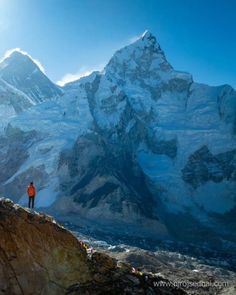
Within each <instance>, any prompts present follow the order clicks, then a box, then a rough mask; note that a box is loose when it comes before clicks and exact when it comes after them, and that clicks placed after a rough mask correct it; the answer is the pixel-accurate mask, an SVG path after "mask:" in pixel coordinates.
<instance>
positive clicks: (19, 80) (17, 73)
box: [0, 51, 62, 103]
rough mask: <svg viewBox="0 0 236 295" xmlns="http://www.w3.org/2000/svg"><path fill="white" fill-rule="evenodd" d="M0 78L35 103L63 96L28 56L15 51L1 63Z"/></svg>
mask: <svg viewBox="0 0 236 295" xmlns="http://www.w3.org/2000/svg"><path fill="white" fill-rule="evenodd" d="M0 78H2V79H3V80H5V81H6V82H7V83H8V84H10V85H12V86H13V87H15V88H17V89H18V90H20V91H22V92H23V93H25V94H26V95H27V96H28V97H29V98H30V99H32V100H33V101H34V102H35V103H38V102H42V101H44V100H47V99H51V98H55V97H58V96H59V95H61V93H62V92H61V90H60V89H59V88H58V87H57V86H56V85H55V84H54V83H52V82H51V81H50V80H49V79H48V78H47V76H46V75H45V74H44V73H43V72H42V71H41V69H40V68H39V66H38V65H37V64H36V63H35V62H34V61H33V60H32V59H31V58H30V57H29V56H28V55H27V54H24V53H22V52H20V51H13V52H12V53H11V55H10V56H9V57H7V58H5V59H4V60H3V61H2V62H1V63H0Z"/></svg>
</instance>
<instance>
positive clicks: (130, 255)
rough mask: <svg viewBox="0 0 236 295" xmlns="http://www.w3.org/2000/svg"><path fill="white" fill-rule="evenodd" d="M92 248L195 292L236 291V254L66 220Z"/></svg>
mask: <svg viewBox="0 0 236 295" xmlns="http://www.w3.org/2000/svg"><path fill="white" fill-rule="evenodd" d="M65 226H66V227H67V228H69V229H70V230H71V231H73V233H74V234H75V235H76V236H77V237H78V238H79V239H80V240H82V241H83V242H85V243H86V244H87V245H88V246H89V248H88V252H93V251H94V250H99V251H100V252H105V253H107V254H109V255H110V256H112V257H114V258H116V259H118V261H120V262H126V263H129V264H131V265H132V266H133V267H135V269H136V270H139V271H141V272H150V273H153V274H158V275H159V276H162V277H163V278H168V279H169V280H170V281H171V282H172V284H174V285H176V286H179V287H181V288H183V289H184V290H185V291H186V292H187V293H188V294H194V295H207V294H210V295H211V294H212V295H213V294H214V295H215V294H217V295H218V294H219V295H233V294H236V254H233V253H232V252H227V251H225V252H218V251H215V250H210V249H208V248H207V247H203V248H197V247H196V246H194V245H184V244H181V243H174V242H173V241H165V242H160V244H158V245H156V246H154V245H152V244H150V243H148V242H147V241H145V240H138V239H137V240H135V238H133V239H132V240H131V239H128V238H127V239H125V238H122V237H114V236H112V235H104V234H102V233H100V232H96V231H95V232H91V229H90V230H87V232H86V229H85V228H78V227H77V226H75V225H73V224H71V223H65Z"/></svg>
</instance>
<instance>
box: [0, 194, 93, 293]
mask: <svg viewBox="0 0 236 295" xmlns="http://www.w3.org/2000/svg"><path fill="white" fill-rule="evenodd" d="M0 231H1V241H0V286H1V288H0V289H1V291H0V293H1V294H12V295H13V294H29V295H30V294H52V295H53V294H64V293H65V291H66V288H67V287H69V286H70V285H72V284H74V283H76V282H78V281H79V282H87V281H89V279H90V278H91V276H90V269H89V266H88V262H87V254H86V251H85V249H84V248H83V247H82V245H81V244H80V243H79V241H78V240H77V239H76V238H75V237H74V236H73V235H71V234H70V233H69V232H67V231H66V230H65V229H63V228H62V227H60V226H58V225H57V224H56V223H53V220H52V219H50V218H49V217H47V216H43V215H38V214H32V213H30V212H27V211H26V210H24V209H23V208H21V207H17V206H14V204H13V203H11V202H9V201H6V200H3V199H1V201H0Z"/></svg>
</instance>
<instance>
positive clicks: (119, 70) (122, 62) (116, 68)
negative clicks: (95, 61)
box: [105, 31, 172, 80]
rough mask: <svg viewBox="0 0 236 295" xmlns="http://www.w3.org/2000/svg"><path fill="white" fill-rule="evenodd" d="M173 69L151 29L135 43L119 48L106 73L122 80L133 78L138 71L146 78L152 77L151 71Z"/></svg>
mask: <svg viewBox="0 0 236 295" xmlns="http://www.w3.org/2000/svg"><path fill="white" fill-rule="evenodd" d="M171 70H172V67H171V65H170V64H169V63H168V61H167V60H166V57H165V54H164V52H163V50H162V49H161V47H160V45H159V44H158V42H157V40H156V38H155V37H154V36H153V35H152V34H151V33H150V32H149V31H145V32H144V33H143V34H142V36H141V37H140V38H139V39H137V40H136V41H135V42H134V43H132V44H130V45H128V46H126V47H124V48H122V49H120V50H118V51H117V52H116V53H115V54H114V56H113V57H112V59H111V60H110V62H109V63H108V65H107V66H106V68H105V72H106V73H108V72H109V73H110V74H112V75H116V77H117V78H119V79H120V78H121V79H122V80H123V79H124V80H125V79H127V76H130V77H131V78H132V79H133V78H134V75H136V74H137V73H138V74H139V75H140V74H141V75H142V78H144V77H146V76H147V77H148V76H149V77H150V71H151V73H152V72H155V73H157V72H169V71H171ZM135 73H136V74H135ZM148 73H149V74H148ZM118 76H119V77H118Z"/></svg>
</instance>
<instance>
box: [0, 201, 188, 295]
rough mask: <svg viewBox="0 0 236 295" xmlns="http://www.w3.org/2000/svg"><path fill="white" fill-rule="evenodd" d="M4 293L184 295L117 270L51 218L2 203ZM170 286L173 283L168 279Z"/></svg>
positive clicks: (0, 280) (0, 284) (0, 290)
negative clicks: (148, 294) (90, 251)
mask: <svg viewBox="0 0 236 295" xmlns="http://www.w3.org/2000/svg"><path fill="white" fill-rule="evenodd" d="M0 235H1V239H0V294H11V295H24V294H27V295H33V294H35V295H44V294H45V295H48V294H50V295H54V294H55V295H61V294H88V293H89V294H93V295H99V294H103V295H104V294H127V292H129V293H128V294H131V295H132V294H133V295H136V294H142V295H144V294H147V292H149V293H150V294H163V295H165V294H171V295H175V294H176V295H178V294H179V295H181V294H183V295H184V294H185V292H183V291H182V290H180V289H176V288H173V287H168V286H167V287H165V288H162V287H160V288H159V287H155V286H154V284H153V282H154V281H156V282H159V281H160V280H161V278H158V277H153V276H150V275H149V276H147V277H146V280H145V281H144V277H143V276H140V275H138V274H136V273H132V272H131V267H130V266H129V267H126V268H124V267H118V266H117V261H116V260H115V259H113V258H111V257H109V256H108V255H106V254H102V253H98V252H94V253H93V254H92V256H91V257H89V256H88V255H87V252H86V247H85V245H84V244H83V243H81V242H79V241H78V240H77V239H76V238H75V237H74V236H73V235H72V234H71V233H70V232H68V231H67V230H65V229H64V228H63V227H61V226H59V225H58V224H57V223H56V222H55V220H53V219H52V218H51V217H49V216H46V215H43V214H38V213H36V212H32V211H28V210H25V209H23V208H22V207H19V206H18V205H14V204H13V203H12V202H11V201H10V200H6V199H0ZM166 282H168V281H167V280H166Z"/></svg>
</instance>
